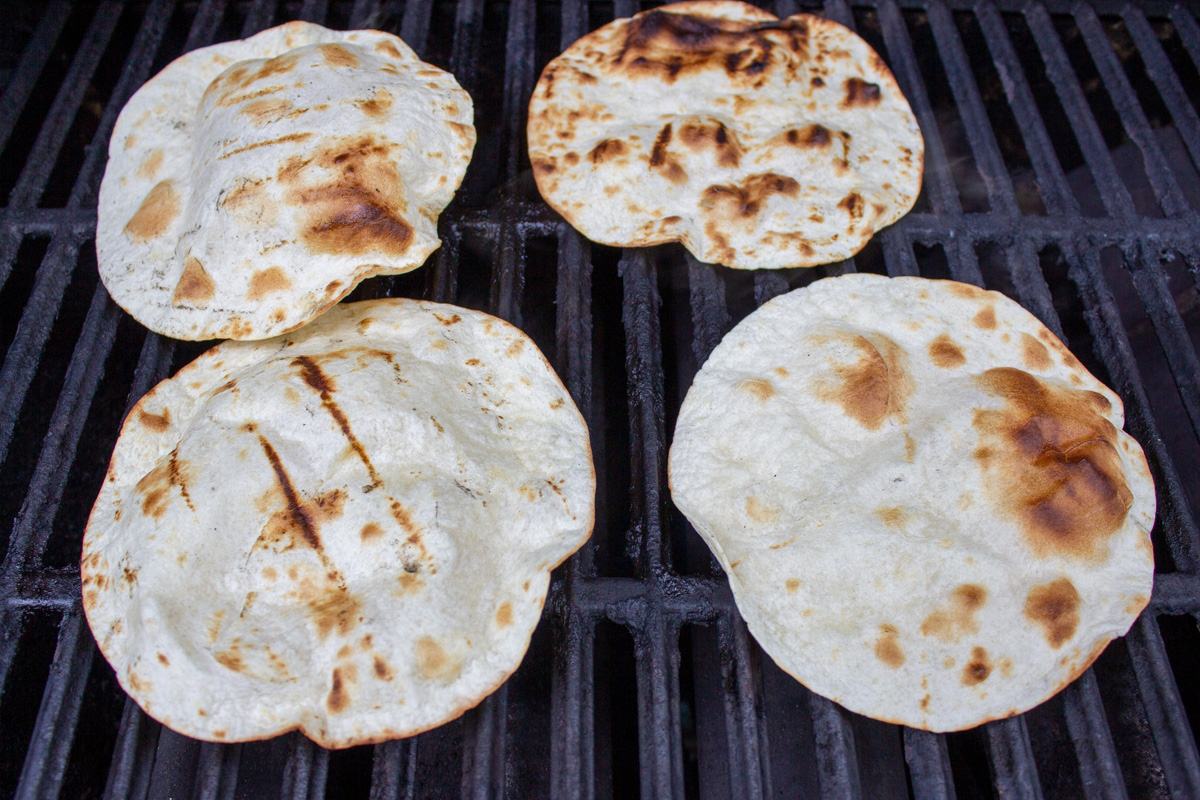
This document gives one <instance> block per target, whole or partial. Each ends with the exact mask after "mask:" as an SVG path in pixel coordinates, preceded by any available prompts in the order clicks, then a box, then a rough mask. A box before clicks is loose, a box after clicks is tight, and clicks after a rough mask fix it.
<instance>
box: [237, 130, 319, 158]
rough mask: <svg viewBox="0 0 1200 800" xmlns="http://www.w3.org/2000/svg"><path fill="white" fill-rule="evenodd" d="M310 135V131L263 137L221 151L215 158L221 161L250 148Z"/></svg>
mask: <svg viewBox="0 0 1200 800" xmlns="http://www.w3.org/2000/svg"><path fill="white" fill-rule="evenodd" d="M311 137H312V134H311V133H289V134H288V135H287V136H279V137H276V138H274V139H264V140H263V141H261V142H253V143H252V144H248V145H244V146H242V147H238V148H236V149H234V150H229V151H227V152H225V153H222V154H221V155H219V156H217V160H218V161H221V160H224V159H226V158H229V157H230V156H236V155H238V154H239V153H245V152H248V151H250V150H257V149H258V148H260V147H271V146H273V145H277V144H287V143H288V142H302V141H304V140H305V139H309V138H311Z"/></svg>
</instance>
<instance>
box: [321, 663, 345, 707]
mask: <svg viewBox="0 0 1200 800" xmlns="http://www.w3.org/2000/svg"><path fill="white" fill-rule="evenodd" d="M331 682H332V685H331V687H330V689H329V696H328V697H327V698H325V707H326V708H328V709H329V711H330V712H331V713H334V714H339V713H341V712H342V711H345V710H346V706H348V705H350V694H349V692H347V691H346V686H345V681H344V679H343V677H342V667H334V668H333V676H332V678H331Z"/></svg>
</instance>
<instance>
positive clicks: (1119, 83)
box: [1075, 6, 1188, 217]
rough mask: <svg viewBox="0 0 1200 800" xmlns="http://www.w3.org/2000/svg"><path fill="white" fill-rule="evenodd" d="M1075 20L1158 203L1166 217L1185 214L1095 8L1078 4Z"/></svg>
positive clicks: (1183, 202)
mask: <svg viewBox="0 0 1200 800" xmlns="http://www.w3.org/2000/svg"><path fill="white" fill-rule="evenodd" d="M1075 23H1076V24H1077V25H1078V26H1079V32H1080V33H1081V34H1083V41H1084V43H1085V44H1086V45H1087V48H1088V52H1089V53H1091V56H1092V61H1093V62H1094V63H1095V65H1096V68H1097V69H1098V70H1099V71H1100V77H1101V78H1102V79H1103V81H1104V86H1105V88H1106V89H1107V90H1108V94H1109V96H1110V97H1111V98H1112V101H1113V105H1114V106H1115V107H1116V109H1117V115H1118V116H1119V117H1120V118H1121V124H1122V125H1123V126H1124V128H1125V131H1126V133H1128V134H1129V138H1130V139H1132V140H1133V142H1134V143H1135V144H1136V145H1137V146H1138V149H1139V150H1141V152H1142V158H1143V159H1144V161H1145V166H1146V177H1147V178H1149V180H1150V185H1151V186H1152V187H1153V188H1154V193H1155V195H1156V196H1157V197H1158V202H1159V205H1160V206H1162V209H1163V211H1164V212H1166V214H1167V216H1170V217H1179V216H1183V215H1184V214H1187V213H1188V205H1187V200H1185V199H1184V197H1183V192H1182V191H1181V190H1180V188H1179V184H1178V183H1177V182H1176V181H1175V176H1174V175H1173V174H1172V173H1171V169H1170V167H1168V166H1167V161H1166V158H1165V157H1164V156H1163V153H1162V148H1160V147H1159V145H1158V140H1157V139H1156V138H1155V136H1154V133H1153V131H1151V130H1150V123H1149V121H1148V120H1147V119H1146V113H1145V112H1144V111H1142V107H1141V105H1140V104H1139V103H1138V99H1137V96H1136V95H1135V94H1134V92H1133V87H1132V86H1130V85H1129V78H1127V77H1126V76H1125V71H1124V70H1123V69H1121V64H1120V62H1119V61H1117V54H1116V53H1115V52H1113V48H1112V43H1111V42H1109V41H1108V36H1107V35H1105V33H1104V28H1103V27H1102V26H1101V25H1100V19H1099V18H1098V17H1097V16H1096V12H1095V11H1093V10H1092V9H1091V8H1088V7H1087V6H1080V7H1079V11H1078V12H1077V13H1076V14H1075ZM1106 150H1107V149H1106Z"/></svg>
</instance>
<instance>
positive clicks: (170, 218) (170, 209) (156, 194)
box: [125, 181, 179, 242]
mask: <svg viewBox="0 0 1200 800" xmlns="http://www.w3.org/2000/svg"><path fill="white" fill-rule="evenodd" d="M178 216H179V194H178V193H177V192H176V191H175V183H174V181H160V182H159V183H156V184H155V185H154V188H153V189H151V190H150V191H149V193H147V194H146V197H145V198H143V200H142V204H141V205H140V206H138V210H137V211H135V212H134V213H133V216H132V217H130V218H129V222H127V223H125V235H126V236H128V237H129V238H130V239H133V240H134V241H135V242H145V241H149V240H150V239H155V238H157V237H159V236H162V235H163V234H164V233H166V232H167V229H168V228H169V227H170V226H171V223H172V222H174V221H175V218H176V217H178Z"/></svg>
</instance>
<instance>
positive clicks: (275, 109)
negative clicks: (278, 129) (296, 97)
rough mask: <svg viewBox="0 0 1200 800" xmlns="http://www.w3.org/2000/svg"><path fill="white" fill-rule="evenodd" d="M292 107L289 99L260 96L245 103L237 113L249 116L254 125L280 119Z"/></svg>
mask: <svg viewBox="0 0 1200 800" xmlns="http://www.w3.org/2000/svg"><path fill="white" fill-rule="evenodd" d="M292 108H293V106H292V103H291V101H289V100H285V99H284V98H282V97H262V98H259V99H258V100H251V101H250V102H249V103H246V104H245V105H244V106H242V107H241V109H239V113H241V114H243V115H244V116H247V117H249V118H250V121H251V122H252V123H254V124H255V125H266V124H268V123H271V122H275V121H276V120H278V119H281V118H282V117H283V116H284V115H285V114H287V113H288V112H289V111H291V110H292Z"/></svg>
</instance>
